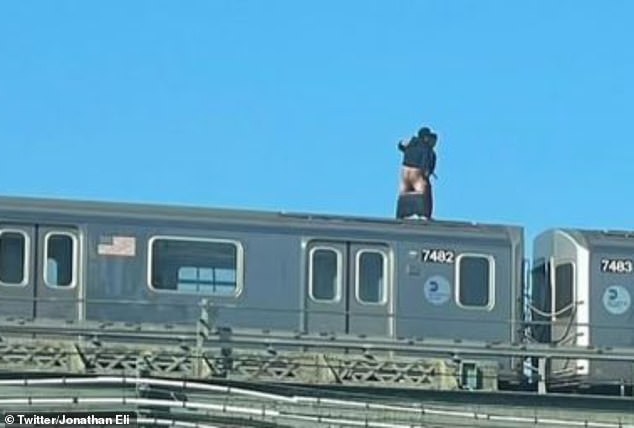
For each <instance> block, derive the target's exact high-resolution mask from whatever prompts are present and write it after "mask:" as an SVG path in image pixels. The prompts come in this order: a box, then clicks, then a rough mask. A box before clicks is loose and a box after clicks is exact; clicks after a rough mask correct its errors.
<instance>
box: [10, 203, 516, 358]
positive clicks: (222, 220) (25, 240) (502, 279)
mask: <svg viewBox="0 0 634 428" xmlns="http://www.w3.org/2000/svg"><path fill="white" fill-rule="evenodd" d="M522 268H523V229H522V228H520V227H515V226H503V225H482V224H472V223H458V222H444V221H434V222H421V221H407V220H405V221H398V220H388V219H367V218H353V217H344V216H327V215H310V214H285V213H269V212H251V211H244V210H221V209H203V208H188V207H171V206H154V205H141V204H119V203H104V202H81V201H64V200H46V199H32V198H9V197H3V198H0V316H13V317H27V318H33V317H35V318H63V319H73V320H84V319H86V320H108V321H127V322H156V323H191V322H194V321H195V320H196V319H197V318H198V317H199V314H200V307H199V302H200V301H201V299H202V298H206V299H208V300H209V301H211V302H213V303H214V304H215V305H216V306H217V307H218V313H217V317H218V318H217V323H218V324H219V325H228V326H231V327H233V328H241V327H248V328H267V329H287V330H293V331H304V332H333V333H351V334H364V335H371V336H389V337H428V338H431V337H434V338H446V339H473V340H482V341H497V342H503V343H518V342H519V341H521V336H520V332H521V329H522V325H521V324H522V319H523V315H522V302H521V296H522V282H523V281H522V276H523V275H522ZM503 368H509V367H508V366H507V367H503Z"/></svg>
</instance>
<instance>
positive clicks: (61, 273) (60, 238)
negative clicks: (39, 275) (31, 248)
mask: <svg viewBox="0 0 634 428" xmlns="http://www.w3.org/2000/svg"><path fill="white" fill-rule="evenodd" d="M44 242H45V243H44V253H45V254H46V256H45V265H44V282H45V283H46V285H48V286H49V287H72V286H74V285H75V273H76V270H77V266H76V265H77V263H76V253H77V242H76V238H75V236H73V235H71V234H68V233H61V232H53V233H49V234H48V235H46V239H45V241H44Z"/></svg>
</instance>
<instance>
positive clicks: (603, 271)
mask: <svg viewBox="0 0 634 428" xmlns="http://www.w3.org/2000/svg"><path fill="white" fill-rule="evenodd" d="M633 261H634V233H632V232H612V231H591V230H576V229H553V230H549V231H546V232H544V233H542V234H540V235H539V236H537V237H536V239H535V241H534V246H533V267H532V275H531V276H532V281H531V287H532V302H531V308H532V315H533V321H535V324H536V325H535V327H534V328H533V329H532V338H533V339H535V340H536V341H538V342H544V343H550V344H552V345H553V346H578V347H592V348H634V328H633V327H634V311H632V294H633V293H634V281H633V275H634V269H633V267H634V266H633ZM549 371H550V378H552V379H557V378H561V379H565V378H569V379H577V380H580V381H581V382H584V383H587V384H609V383H628V384H630V385H631V384H632V380H633V379H634V366H633V365H632V364H631V363H629V364H628V363H622V362H602V361H589V360H587V359H559V360H554V361H552V363H551V365H550V367H549Z"/></svg>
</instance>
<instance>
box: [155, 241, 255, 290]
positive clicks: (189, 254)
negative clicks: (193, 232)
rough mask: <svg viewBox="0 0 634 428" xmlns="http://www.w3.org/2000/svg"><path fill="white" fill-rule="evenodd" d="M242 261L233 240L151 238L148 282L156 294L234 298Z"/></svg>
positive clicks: (239, 250)
mask: <svg viewBox="0 0 634 428" xmlns="http://www.w3.org/2000/svg"><path fill="white" fill-rule="evenodd" d="M242 260H243V253H242V246H240V245H239V244H238V243H237V242H234V241H226V240H216V239H213V240H212V239H196V238H175V237H154V238H152V239H151V240H150V263H149V264H150V268H149V276H150V278H149V283H150V286H151V288H152V289H154V290H157V291H172V292H178V293H186V294H203V295H211V296H237V295H238V294H239V293H240V291H241V289H242V284H241V281H240V280H239V279H240V278H241V277H242Z"/></svg>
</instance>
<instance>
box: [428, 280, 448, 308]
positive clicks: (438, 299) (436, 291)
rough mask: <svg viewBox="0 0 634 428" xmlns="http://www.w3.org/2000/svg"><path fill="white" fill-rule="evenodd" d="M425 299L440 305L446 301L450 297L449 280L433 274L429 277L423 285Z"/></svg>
mask: <svg viewBox="0 0 634 428" xmlns="http://www.w3.org/2000/svg"><path fill="white" fill-rule="evenodd" d="M423 291H424V292H425V299H427V301H428V302H429V303H431V304H432V305H442V304H444V303H447V301H448V300H449V298H450V297H451V286H450V285H449V281H447V279H446V278H445V277H443V276H440V275H434V276H432V277H430V278H429V279H428V280H427V281H426V282H425V285H424V287H423Z"/></svg>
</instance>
